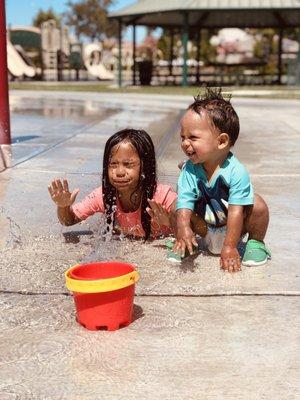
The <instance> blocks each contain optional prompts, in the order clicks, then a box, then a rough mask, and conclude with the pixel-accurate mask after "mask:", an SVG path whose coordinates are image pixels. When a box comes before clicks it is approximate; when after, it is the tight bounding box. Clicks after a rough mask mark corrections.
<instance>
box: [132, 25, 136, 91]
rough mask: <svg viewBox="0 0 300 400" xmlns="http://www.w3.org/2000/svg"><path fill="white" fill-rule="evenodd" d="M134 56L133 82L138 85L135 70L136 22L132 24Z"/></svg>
mask: <svg viewBox="0 0 300 400" xmlns="http://www.w3.org/2000/svg"><path fill="white" fill-rule="evenodd" d="M132 46H133V48H132V58H133V65H132V84H133V86H135V85H136V78H135V70H136V62H135V58H136V55H135V53H136V30H135V24H133V25H132Z"/></svg>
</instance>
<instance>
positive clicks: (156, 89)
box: [9, 81, 300, 100]
mask: <svg viewBox="0 0 300 400" xmlns="http://www.w3.org/2000/svg"><path fill="white" fill-rule="evenodd" d="M9 88H10V89H13V90H37V91H38V90H48V91H62V92H71V91H72V92H97V93H143V94H169V95H190V96H194V95H195V94H197V92H198V91H199V90H200V89H201V88H197V87H196V86H191V87H181V86H127V87H123V88H117V87H113V86H112V85H111V84H106V83H98V82H82V81H81V82H10V83H9ZM224 91H225V92H230V93H233V94H234V93H235V94H236V96H238V97H253V98H256V97H260V98H274V97H276V98H282V99H299V100H300V87H299V86H298V87H297V86H293V87H291V86H290V87H288V86H240V87H224Z"/></svg>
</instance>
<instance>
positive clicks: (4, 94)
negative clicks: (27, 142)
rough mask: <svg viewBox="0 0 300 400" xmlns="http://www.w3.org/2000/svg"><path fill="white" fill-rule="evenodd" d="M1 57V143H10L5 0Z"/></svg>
mask: <svg viewBox="0 0 300 400" xmlns="http://www.w3.org/2000/svg"><path fill="white" fill-rule="evenodd" d="M0 59H1V62H0V145H10V144H11V138H10V121H9V99H8V82H7V49H6V22H5V0H0ZM0 156H1V154H0Z"/></svg>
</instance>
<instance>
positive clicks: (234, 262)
mask: <svg viewBox="0 0 300 400" xmlns="http://www.w3.org/2000/svg"><path fill="white" fill-rule="evenodd" d="M220 266H221V269H224V270H225V271H228V272H231V273H234V272H237V271H240V270H241V258H240V255H239V252H238V249H237V248H236V247H232V246H228V245H224V246H223V248H222V252H221V259H220Z"/></svg>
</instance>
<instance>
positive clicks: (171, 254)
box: [166, 239, 198, 263]
mask: <svg viewBox="0 0 300 400" xmlns="http://www.w3.org/2000/svg"><path fill="white" fill-rule="evenodd" d="M174 244H175V239H170V240H167V241H166V247H167V249H169V252H168V255H167V260H168V261H171V262H176V263H181V261H182V260H183V259H184V258H186V257H188V256H189V255H190V253H189V251H188V249H186V251H185V255H184V256H180V255H179V254H177V253H175V252H174V251H173V247H174ZM197 249H198V247H196V246H193V250H194V254H195V253H196V252H197Z"/></svg>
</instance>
